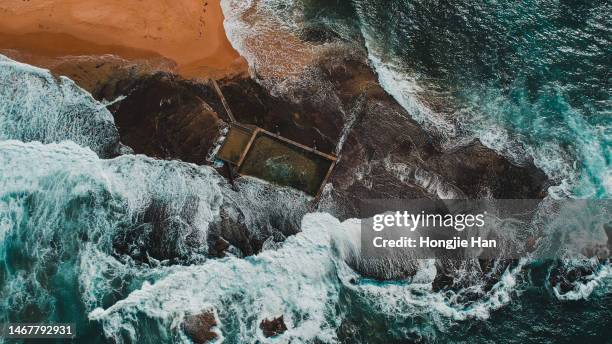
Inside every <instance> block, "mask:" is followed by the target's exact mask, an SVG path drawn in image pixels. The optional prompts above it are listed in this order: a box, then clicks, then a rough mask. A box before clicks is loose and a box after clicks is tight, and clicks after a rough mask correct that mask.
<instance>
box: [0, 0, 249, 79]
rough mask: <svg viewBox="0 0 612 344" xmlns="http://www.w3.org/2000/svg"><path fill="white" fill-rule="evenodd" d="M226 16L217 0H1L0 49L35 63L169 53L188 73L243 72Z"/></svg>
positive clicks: (157, 56)
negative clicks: (88, 57)
mask: <svg viewBox="0 0 612 344" xmlns="http://www.w3.org/2000/svg"><path fill="white" fill-rule="evenodd" d="M223 19H224V18H223V13H222V11H221V7H220V3H219V1H218V0H180V1H177V0H30V1H2V2H0V49H2V51H8V50H7V49H12V50H13V51H17V52H19V53H21V56H29V57H30V60H29V61H25V62H28V63H32V62H34V63H35V64H36V62H37V61H43V60H42V59H41V58H43V57H44V58H49V57H51V58H58V57H63V56H80V55H104V54H113V55H117V56H120V57H122V58H125V59H136V60H142V59H153V60H160V59H164V60H168V62H169V63H167V64H166V65H169V66H171V68H172V69H173V70H174V71H175V72H177V73H179V74H181V75H183V76H185V77H190V78H198V77H203V78H206V77H210V76H212V77H219V76H223V75H228V74H235V73H241V72H244V71H245V70H246V68H247V67H246V63H245V61H244V59H242V58H241V57H240V55H239V54H238V53H237V52H236V51H235V50H234V49H233V48H232V46H231V45H230V43H229V41H228V40H227V37H226V35H225V31H224V28H223ZM36 57H38V59H36Z"/></svg>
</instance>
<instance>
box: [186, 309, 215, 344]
mask: <svg viewBox="0 0 612 344" xmlns="http://www.w3.org/2000/svg"><path fill="white" fill-rule="evenodd" d="M216 326H217V320H216V318H215V314H214V312H213V311H212V310H210V311H206V312H203V313H200V314H196V315H188V316H186V317H185V320H184V321H183V330H184V331H185V333H186V334H187V335H188V336H189V337H190V338H191V339H192V340H193V342H194V343H196V344H206V343H210V342H212V341H214V340H216V339H217V338H219V335H218V334H217V333H216V332H215V331H214V329H215V327H216Z"/></svg>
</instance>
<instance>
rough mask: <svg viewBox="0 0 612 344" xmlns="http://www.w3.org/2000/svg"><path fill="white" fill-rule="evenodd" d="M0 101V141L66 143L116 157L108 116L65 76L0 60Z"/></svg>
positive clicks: (115, 136)
mask: <svg viewBox="0 0 612 344" xmlns="http://www.w3.org/2000/svg"><path fill="white" fill-rule="evenodd" d="M0 99H2V101H0V140H9V139H13V140H20V141H24V142H29V141H40V142H43V143H51V142H61V141H64V140H71V141H74V142H76V143H78V144H79V145H82V146H84V147H89V148H91V149H92V150H93V151H94V152H96V153H97V154H98V155H99V156H101V157H111V156H116V155H117V154H118V153H119V149H120V144H119V132H118V131H117V128H116V127H115V124H114V120H113V116H112V115H111V113H110V112H109V111H108V110H107V109H106V107H105V105H103V104H101V103H100V102H98V101H96V100H95V99H94V98H93V97H92V96H91V95H90V94H89V93H87V92H86V91H85V90H83V89H81V88H80V87H78V86H77V85H76V84H75V83H74V82H73V81H72V80H70V79H68V78H66V77H59V78H56V77H54V76H53V75H51V73H50V72H49V71H48V70H45V69H40V68H36V67H32V66H29V65H26V64H23V63H19V62H15V61H12V60H10V59H8V58H6V57H4V56H2V55H0Z"/></svg>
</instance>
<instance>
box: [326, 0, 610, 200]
mask: <svg viewBox="0 0 612 344" xmlns="http://www.w3.org/2000/svg"><path fill="white" fill-rule="evenodd" d="M341 4H342V5H345V6H348V7H350V8H353V9H354V15H355V21H354V22H355V23H356V24H355V25H356V26H357V27H358V29H359V30H360V31H361V32H362V33H363V35H364V37H365V44H366V46H367V48H368V50H369V53H370V57H371V60H372V63H373V65H374V67H375V68H376V69H377V70H378V72H379V76H380V79H381V82H382V83H383V85H385V87H386V89H387V91H388V92H390V93H391V94H393V95H394V96H395V97H396V99H398V101H399V102H400V103H402V104H403V105H404V106H405V107H407V108H408V109H409V110H412V111H413V115H414V116H415V117H416V118H417V119H418V120H420V121H421V122H422V123H425V124H426V125H429V127H430V129H431V131H432V132H434V133H437V134H438V135H440V136H442V137H444V138H445V139H446V141H447V142H449V144H451V145H452V144H456V142H458V141H461V139H465V138H472V137H476V138H479V139H480V140H481V141H483V142H484V143H485V144H486V145H488V146H490V147H492V148H494V149H496V150H497V151H499V152H502V153H503V154H505V155H506V156H508V157H511V158H512V159H513V160H514V161H515V162H518V163H522V162H525V161H529V160H533V161H534V162H535V163H536V165H537V166H539V167H540V168H542V169H543V170H544V171H545V172H546V173H547V174H548V175H549V176H550V177H552V178H554V179H555V180H556V181H557V182H558V183H560V186H559V187H554V188H552V189H551V190H550V191H551V193H552V194H553V195H555V196H557V197H576V198H608V197H609V196H610V193H611V192H612V179H611V178H612V130H611V128H612V113H611V112H610V109H611V106H612V99H611V91H612V89H611V86H610V69H611V68H612V62H611V60H610V54H611V53H612V48H611V47H612V44H611V43H612V42H611V40H610V37H612V19H611V18H612V16H610V14H611V13H612V5H611V4H610V3H609V2H606V1H522V2H506V1H501V2H497V1H487V2H476V3H473V2H460V1H450V2H438V1H408V0H402V1H393V2H387V1H359V0H356V1H350V2H348V1H347V2H344V3H341ZM344 11H346V8H344ZM334 13H338V10H335V11H334Z"/></svg>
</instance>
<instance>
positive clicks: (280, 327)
mask: <svg viewBox="0 0 612 344" xmlns="http://www.w3.org/2000/svg"><path fill="white" fill-rule="evenodd" d="M259 328H260V329H261V331H262V332H263V335H264V336H265V337H266V338H270V337H274V336H278V335H280V334H283V333H285V331H287V325H285V320H284V316H283V315H281V316H280V317H278V318H273V319H271V320H268V319H263V320H262V321H261V323H260V324H259Z"/></svg>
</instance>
